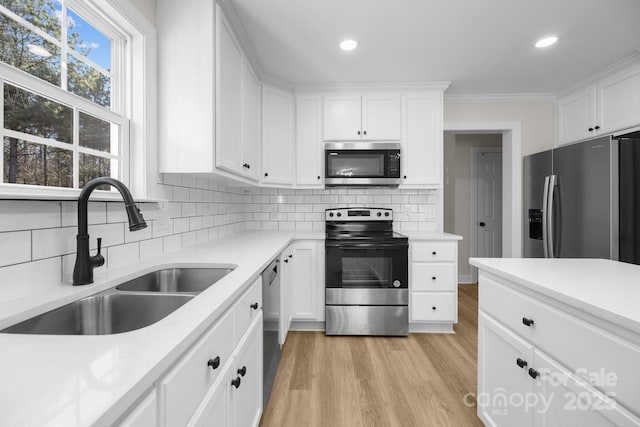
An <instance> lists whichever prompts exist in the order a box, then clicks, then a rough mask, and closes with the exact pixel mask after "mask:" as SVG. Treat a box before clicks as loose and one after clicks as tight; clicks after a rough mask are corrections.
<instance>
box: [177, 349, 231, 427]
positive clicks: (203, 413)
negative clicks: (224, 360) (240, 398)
mask: <svg viewBox="0 0 640 427" xmlns="http://www.w3.org/2000/svg"><path fill="white" fill-rule="evenodd" d="M233 362H235V360H232V363H231V364H229V365H227V367H226V368H225V370H224V371H223V372H222V373H221V374H220V380H219V381H217V382H216V383H215V384H214V385H213V387H212V388H211V390H209V392H208V393H207V395H206V396H205V398H204V399H203V401H202V405H200V407H199V408H198V410H197V411H196V412H195V414H194V415H193V417H192V418H191V419H190V420H189V423H188V424H187V426H188V427H209V426H216V427H233V424H231V422H230V420H229V416H230V412H231V408H230V404H231V399H230V395H231V386H230V383H231V378H230V372H231V371H232V369H235V364H234V363H233ZM233 373H234V374H235V370H234V371H233ZM234 378H235V377H234Z"/></svg>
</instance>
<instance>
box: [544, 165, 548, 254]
mask: <svg viewBox="0 0 640 427" xmlns="http://www.w3.org/2000/svg"><path fill="white" fill-rule="evenodd" d="M548 200H549V177H548V176H545V177H544V192H543V193H542V248H543V249H544V257H545V258H549V230H548V229H547V225H548V224H547V204H548V203H547V201H548Z"/></svg>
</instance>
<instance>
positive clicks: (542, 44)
mask: <svg viewBox="0 0 640 427" xmlns="http://www.w3.org/2000/svg"><path fill="white" fill-rule="evenodd" d="M557 41H558V38H557V37H555V36H552V37H545V38H543V39H540V40H538V41H537V42H536V47H547V46H551V45H552V44H554V43H555V42H557Z"/></svg>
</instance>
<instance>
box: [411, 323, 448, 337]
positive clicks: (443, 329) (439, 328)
mask: <svg viewBox="0 0 640 427" xmlns="http://www.w3.org/2000/svg"><path fill="white" fill-rule="evenodd" d="M409 332H410V333H412V334H455V332H454V330H453V323H409Z"/></svg>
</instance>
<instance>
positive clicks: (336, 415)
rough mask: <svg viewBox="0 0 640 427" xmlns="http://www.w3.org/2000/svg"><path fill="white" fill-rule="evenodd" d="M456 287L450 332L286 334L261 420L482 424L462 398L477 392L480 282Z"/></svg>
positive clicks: (297, 426)
mask: <svg viewBox="0 0 640 427" xmlns="http://www.w3.org/2000/svg"><path fill="white" fill-rule="evenodd" d="M458 289H459V302H458V305H459V314H458V317H459V323H458V324H457V325H455V327H454V329H455V331H456V333H455V334H411V335H409V337H398V338H391V337H389V338H387V337H327V336H325V334H324V333H323V332H291V333H289V336H288V338H287V342H286V344H285V346H284V348H283V352H282V360H281V361H280V366H279V368H278V372H277V375H276V379H275V383H274V385H273V390H272V394H271V400H270V402H269V406H268V407H267V408H266V409H265V411H264V414H263V416H262V420H261V422H260V425H261V426H262V427H281V426H283V427H284V426H290V427H302V426H305V427H306V426H317V427H325V426H330V427H339V426H344V427H359V426H361V427H369V426H385V427H386V426H402V427H409V426H420V427H423V426H425V427H426V426H438V427H440V426H465V427H466V426H476V425H477V426H481V425H482V423H481V422H480V419H479V418H478V417H477V416H476V407H475V406H473V407H469V406H467V405H465V403H464V400H463V398H464V396H465V394H466V393H469V392H472V393H475V392H476V381H477V377H476V372H477V371H476V369H477V368H476V351H477V334H478V332H477V331H478V323H477V321H478V287H477V285H461V286H459V288H458ZM471 400H473V399H471Z"/></svg>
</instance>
